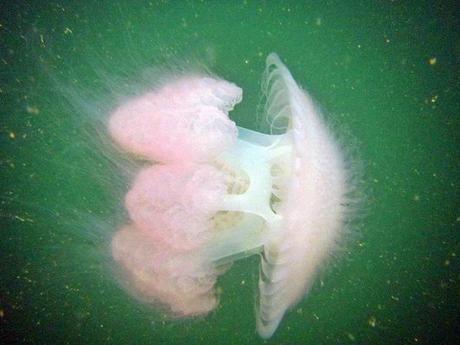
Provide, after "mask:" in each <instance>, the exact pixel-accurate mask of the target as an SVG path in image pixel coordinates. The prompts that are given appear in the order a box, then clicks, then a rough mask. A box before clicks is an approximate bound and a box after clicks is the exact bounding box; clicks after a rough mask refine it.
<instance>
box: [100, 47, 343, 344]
mask: <svg viewBox="0 0 460 345" xmlns="http://www.w3.org/2000/svg"><path fill="white" fill-rule="evenodd" d="M263 90H264V93H265V97H266V99H267V103H266V106H265V110H264V111H265V116H266V118H267V119H269V120H270V123H271V124H272V129H273V131H272V134H264V133H260V132H257V131H253V130H250V129H246V128H242V127H239V126H236V125H235V123H234V122H233V121H232V120H230V118H229V116H228V114H229V112H230V111H231V110H232V109H233V108H234V106H235V105H236V104H238V103H239V102H240V101H241V100H242V90H241V89H240V88H239V87H238V86H236V85H235V84H233V83H231V82H228V81H225V80H222V79H220V78H217V77H214V76H209V75H199V74H190V75H184V76H181V77H177V78H176V79H174V80H170V81H169V82H168V83H166V84H164V85H162V86H160V87H158V88H156V89H155V90H152V91H150V92H147V93H145V94H143V95H141V96H138V97H135V98H133V99H131V100H128V101H127V102H125V103H124V104H122V105H120V106H119V107H118V108H116V109H115V110H114V111H113V112H112V114H111V116H110V119H109V122H108V131H109V133H110V135H111V137H112V139H113V140H114V141H115V142H116V143H117V144H118V146H119V147H121V148H122V149H123V150H125V151H127V152H129V153H130V154H132V155H134V156H137V157H141V158H142V159H143V161H144V162H146V164H144V165H143V167H142V168H141V169H140V171H139V172H138V173H137V175H136V176H135V177H134V179H133V181H132V183H131V186H130V189H129V191H128V192H127V194H126V197H125V203H124V205H125V208H126V211H127V215H128V217H127V218H128V219H127V221H126V225H125V226H123V227H121V228H120V229H119V230H118V231H117V232H116V233H115V235H114V236H113V239H112V242H111V250H112V256H113V258H114V261H115V262H116V263H117V264H118V265H119V267H120V268H121V271H122V272H123V274H122V275H123V280H124V282H125V285H126V286H128V288H129V289H130V291H132V292H133V293H134V294H135V295H136V296H137V297H138V298H140V299H141V300H143V301H145V302H147V303H153V304H160V305H162V306H163V307H165V308H166V309H167V310H168V311H169V312H171V313H172V314H173V315H175V316H178V317H189V316H196V315H204V314H206V313H209V312H210V311H212V310H214V309H215V308H216V306H217V304H218V299H217V295H216V290H215V285H216V281H217V279H218V277H219V276H220V275H222V274H224V273H225V272H226V270H227V269H228V268H229V267H230V265H231V263H232V262H233V261H235V260H237V259H240V258H244V257H247V256H249V255H259V256H260V270H259V271H260V275H259V282H258V302H257V306H256V328H257V331H258V333H259V335H260V336H261V337H262V338H270V337H271V336H272V335H273V334H274V332H275V331H276V329H277V328H278V326H279V324H280V322H281V320H282V318H283V316H284V315H285V313H286V312H287V311H288V310H289V309H290V308H292V307H293V306H295V305H296V304H297V303H298V302H299V301H300V300H302V298H303V297H304V296H305V295H306V294H307V292H308V291H309V289H310V287H311V286H312V283H313V282H314V279H315V277H316V274H317V272H318V269H319V268H320V267H321V266H322V265H323V263H324V261H325V260H326V259H327V258H328V257H329V256H330V254H331V252H333V251H334V249H335V247H336V246H337V242H338V240H339V239H340V237H341V234H342V233H343V229H344V224H345V221H346V216H347V212H348V207H349V206H348V205H349V202H348V194H349V190H350V183H349V168H348V165H347V164H346V159H345V155H344V153H343V152H342V149H341V147H340V145H339V144H338V143H337V140H336V138H335V137H334V135H333V133H332V131H331V130H330V129H329V127H328V126H327V124H326V123H325V121H324V119H323V118H322V116H321V115H320V113H319V112H318V110H317V108H316V107H315V104H314V102H313V101H312V99H311V98H310V97H309V95H308V94H307V93H306V92H305V91H304V90H302V89H301V88H300V87H299V86H298V84H297V83H296V81H295V80H294V79H293V77H292V75H291V73H290V72H289V70H288V69H287V67H286V66H285V65H284V64H283V63H282V61H281V60H280V58H279V57H278V56H277V55H276V54H274V53H272V54H270V55H269V56H268V57H267V60H266V71H265V74H264V78H263Z"/></svg>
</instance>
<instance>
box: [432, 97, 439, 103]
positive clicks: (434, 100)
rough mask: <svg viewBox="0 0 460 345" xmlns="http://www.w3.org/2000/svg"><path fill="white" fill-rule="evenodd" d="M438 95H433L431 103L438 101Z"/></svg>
mask: <svg viewBox="0 0 460 345" xmlns="http://www.w3.org/2000/svg"><path fill="white" fill-rule="evenodd" d="M438 97H439V96H438V95H434V96H433V97H431V103H436V101H437V100H438Z"/></svg>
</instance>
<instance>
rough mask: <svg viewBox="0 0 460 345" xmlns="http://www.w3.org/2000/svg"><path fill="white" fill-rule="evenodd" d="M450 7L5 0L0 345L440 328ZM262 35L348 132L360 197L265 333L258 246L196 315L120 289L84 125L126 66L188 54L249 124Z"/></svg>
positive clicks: (0, 89)
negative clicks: (349, 220)
mask: <svg viewBox="0 0 460 345" xmlns="http://www.w3.org/2000/svg"><path fill="white" fill-rule="evenodd" d="M458 13H459V11H458V5H457V3H456V2H455V1H416V2H400V1H373V2H364V1H363V2H360V1H321V2H313V1H151V2H147V1H146V2H143V1H112V2H111V1H62V2H54V1H50V2H44V1H27V2H20V1H17V2H13V1H3V2H1V4H0V169H1V177H0V184H1V194H0V231H1V238H0V337H1V338H0V343H2V344H15V343H24V344H80V343H86V344H131V343H132V344H263V343H268V344H449V343H454V342H455V340H456V339H457V336H456V334H457V332H458V331H459V316H460V315H459V313H460V299H459V298H460V283H459V280H460V264H459V256H460V233H459V231H460V228H459V225H460V213H459V208H458V198H459V185H458V183H459V181H458V178H459V170H460V169H459V158H460V146H459V144H460V142H459V139H460V119H459V115H460V107H459V96H460V95H459V75H460V73H459V72H460V70H459V62H460V35H459V31H460V23H459V16H458ZM272 51H274V52H276V53H278V54H279V55H280V57H281V58H282V59H283V60H284V62H285V63H286V65H287V66H288V68H289V69H290V71H291V72H292V74H293V76H294V78H295V79H296V80H297V81H298V82H299V84H301V85H303V86H304V87H305V88H306V89H307V90H308V91H309V93H310V94H311V95H312V96H313V97H314V98H315V100H316V101H318V103H319V104H320V105H321V107H322V110H323V111H324V113H325V114H326V117H327V119H328V120H329V121H330V122H331V123H332V125H333V127H334V128H335V129H336V131H338V132H339V133H338V134H339V136H341V137H343V138H344V139H343V145H344V146H346V147H347V149H348V150H349V151H351V152H352V153H353V155H354V156H355V157H356V163H357V164H358V165H359V168H358V169H360V170H361V171H363V175H362V182H361V184H360V189H361V190H362V193H363V194H365V195H366V197H365V198H364V202H363V203H362V206H361V207H362V210H361V209H360V210H358V212H357V220H356V221H355V222H354V223H353V227H352V228H351V229H350V232H349V234H348V235H347V236H349V238H347V239H346V240H345V241H344V248H343V250H342V251H341V252H340V253H339V254H338V255H337V257H336V258H335V259H332V260H331V263H330V264H329V266H328V268H327V269H325V270H324V271H323V272H321V274H320V275H319V276H318V279H317V281H316V284H315V285H314V286H313V288H312V290H311V291H310V293H309V296H308V298H306V299H305V300H304V301H302V302H301V303H300V304H298V305H297V306H296V307H295V308H294V309H293V310H292V311H291V312H289V313H288V314H287V315H286V316H285V318H284V320H283V321H282V323H281V325H280V327H279V329H278V330H277V332H276V333H275V335H274V336H273V337H272V338H271V339H269V340H267V341H264V340H262V339H260V338H259V337H258V335H257V334H256V332H255V320H254V305H255V298H256V283H257V279H258V258H257V257H250V258H247V259H243V260H240V261H238V262H236V263H235V264H234V265H233V267H232V269H231V270H230V271H229V272H228V273H227V274H225V275H223V276H222V277H220V278H219V281H218V291H219V295H220V306H219V307H218V309H217V310H216V311H215V312H213V313H211V314H210V315H208V316H206V317H201V318H198V319H187V320H173V321H171V320H169V319H166V318H164V317H163V316H162V314H161V313H159V312H157V311H155V310H153V309H152V308H150V307H148V306H144V305H142V304H140V303H139V302H138V301H136V300H135V299H133V298H132V297H131V296H129V295H128V294H126V293H125V292H124V291H123V290H122V289H120V287H119V286H118V284H117V283H116V281H115V280H114V279H113V278H112V272H110V256H109V254H108V253H107V252H106V249H107V248H106V245H107V241H108V239H110V236H111V234H113V232H114V231H116V225H117V224H119V223H120V220H121V219H122V217H123V214H122V213H123V211H122V205H121V199H122V197H123V195H124V193H125V192H126V186H125V185H124V183H123V180H122V179H117V178H116V175H117V172H116V171H115V170H114V167H113V165H111V164H110V160H108V159H106V157H105V156H104V155H103V154H101V152H100V151H101V150H102V149H101V147H100V146H98V144H97V142H98V141H97V140H94V141H91V140H89V141H88V140H87V139H88V135H89V134H91V135H94V136H97V134H98V131H96V130H94V129H92V127H91V121H92V119H91V116H93V115H94V114H97V113H99V112H100V113H104V111H105V110H107V109H109V108H110V107H111V106H112V105H113V103H112V102H113V98H114V96H113V93H117V92H119V90H120V89H122V88H123V85H120V84H123V83H124V82H125V79H124V78H127V79H129V78H130V75H132V79H133V81H135V80H136V78H139V75H141V74H142V73H143V71H145V70H146V69H150V70H149V71H150V72H149V74H148V75H155V72H154V71H153V72H151V69H152V68H153V69H157V68H158V69H159V71H161V69H162V66H168V67H167V68H172V69H173V68H174V67H171V66H174V65H175V64H176V62H177V61H179V62H177V63H178V64H180V63H181V62H180V61H182V62H183V61H187V60H193V61H201V62H203V63H204V64H206V65H207V66H208V67H209V69H210V70H211V71H213V72H214V73H216V74H217V75H219V76H220V77H222V78H224V79H226V80H229V81H232V82H234V83H236V84H237V85H239V86H240V87H242V88H243V90H244V96H243V102H242V103H241V104H240V105H238V106H237V107H236V108H235V110H234V111H233V112H232V113H231V114H230V115H231V118H232V119H233V120H234V121H235V122H236V123H237V124H238V125H240V126H243V127H247V128H252V129H256V128H257V127H258V121H260V118H259V117H258V114H260V110H258V109H260V99H261V92H260V89H261V87H260V81H261V76H262V72H263V70H264V67H265V58H266V56H267V55H268V54H269V53H270V52H272ZM165 68H166V67H165ZM158 73H160V72H158ZM120 76H122V78H121V77H120ZM112 91H113V92H112ZM88 96H91V97H88ZM88 114H90V115H88ZM104 115H105V114H101V116H102V117H103V116H104ZM88 133H89V134H88ZM125 182H126V181H125ZM107 250H108V249H107Z"/></svg>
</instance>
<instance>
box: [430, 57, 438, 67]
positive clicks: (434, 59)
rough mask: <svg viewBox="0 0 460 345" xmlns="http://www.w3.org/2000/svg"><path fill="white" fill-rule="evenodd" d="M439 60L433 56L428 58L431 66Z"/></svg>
mask: <svg viewBox="0 0 460 345" xmlns="http://www.w3.org/2000/svg"><path fill="white" fill-rule="evenodd" d="M437 61H438V60H437V59H436V58H435V57H432V58H430V59H429V60H428V63H429V64H430V65H431V66H434V65H436V62H437Z"/></svg>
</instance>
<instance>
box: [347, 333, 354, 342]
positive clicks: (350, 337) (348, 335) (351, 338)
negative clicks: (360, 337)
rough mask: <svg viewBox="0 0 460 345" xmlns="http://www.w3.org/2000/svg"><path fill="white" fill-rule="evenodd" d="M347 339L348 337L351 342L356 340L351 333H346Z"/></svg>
mask: <svg viewBox="0 0 460 345" xmlns="http://www.w3.org/2000/svg"><path fill="white" fill-rule="evenodd" d="M347 337H348V339H350V340H351V341H355V340H356V338H355V336H354V335H353V334H351V333H347Z"/></svg>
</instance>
